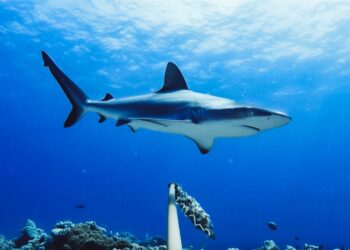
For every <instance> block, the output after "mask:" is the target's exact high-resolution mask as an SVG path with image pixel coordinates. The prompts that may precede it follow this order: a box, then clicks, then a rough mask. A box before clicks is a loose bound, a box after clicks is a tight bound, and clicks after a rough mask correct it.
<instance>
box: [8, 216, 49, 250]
mask: <svg viewBox="0 0 350 250" xmlns="http://www.w3.org/2000/svg"><path fill="white" fill-rule="evenodd" d="M48 239H49V236H48V235H47V234H46V233H45V232H44V230H42V229H40V228H37V227H36V225H35V223H34V221H32V220H30V219H27V222H26V225H25V227H24V228H23V229H22V230H21V235H20V236H19V237H18V238H16V239H14V240H13V241H12V242H13V244H14V248H20V249H44V245H45V243H46V241H47V240H48Z"/></svg>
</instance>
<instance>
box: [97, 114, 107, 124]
mask: <svg viewBox="0 0 350 250" xmlns="http://www.w3.org/2000/svg"><path fill="white" fill-rule="evenodd" d="M98 115H99V116H100V119H98V122H99V123H102V122H104V121H105V120H106V119H107V118H106V117H105V116H103V115H101V114H98Z"/></svg>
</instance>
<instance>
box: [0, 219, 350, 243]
mask: <svg viewBox="0 0 350 250" xmlns="http://www.w3.org/2000/svg"><path fill="white" fill-rule="evenodd" d="M16 249H21V250H116V249H124V250H165V249H167V246H166V240H164V239H162V238H161V237H158V236H155V237H151V238H149V239H146V240H143V241H139V240H138V239H137V238H136V237H135V236H134V235H132V234H131V233H128V232H126V233H107V231H106V229H104V228H102V227H99V226H98V225H97V224H96V223H95V222H93V221H88V222H85V223H78V224H74V223H73V222H71V221H60V222H58V223H57V224H56V225H55V226H54V228H53V229H52V230H51V232H49V233H47V232H45V231H44V230H42V229H40V228H38V227H36V225H35V223H34V222H33V221H32V220H29V219H28V220H27V222H26V225H25V226H24V227H23V229H22V230H21V234H20V236H19V237H17V238H15V239H12V240H7V239H5V237H3V236H1V235H0V250H16ZM190 249H193V247H191V246H188V247H187V248H184V250H190ZM279 249H281V248H279V247H278V246H277V245H276V244H275V243H274V241H272V240H266V241H265V242H264V243H263V246H261V247H257V248H255V250H279ZM283 249H286V250H296V249H297V248H296V247H293V246H288V245H287V246H286V247H285V248H283ZM303 249H304V250H316V249H323V247H322V246H315V245H308V244H305V245H304V247H303ZM201 250H204V249H201ZM227 250H238V248H229V249H227ZM334 250H345V248H343V247H342V248H337V249H334Z"/></svg>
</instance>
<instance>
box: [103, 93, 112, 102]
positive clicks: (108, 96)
mask: <svg viewBox="0 0 350 250" xmlns="http://www.w3.org/2000/svg"><path fill="white" fill-rule="evenodd" d="M112 99H113V96H112V95H111V94H110V93H107V94H106V95H105V97H103V98H102V99H101V101H109V100H112Z"/></svg>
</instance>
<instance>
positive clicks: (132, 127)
mask: <svg viewBox="0 0 350 250" xmlns="http://www.w3.org/2000/svg"><path fill="white" fill-rule="evenodd" d="M127 126H128V127H129V128H130V130H131V131H132V132H134V133H135V132H136V131H137V128H135V127H134V126H133V125H131V124H127Z"/></svg>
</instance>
